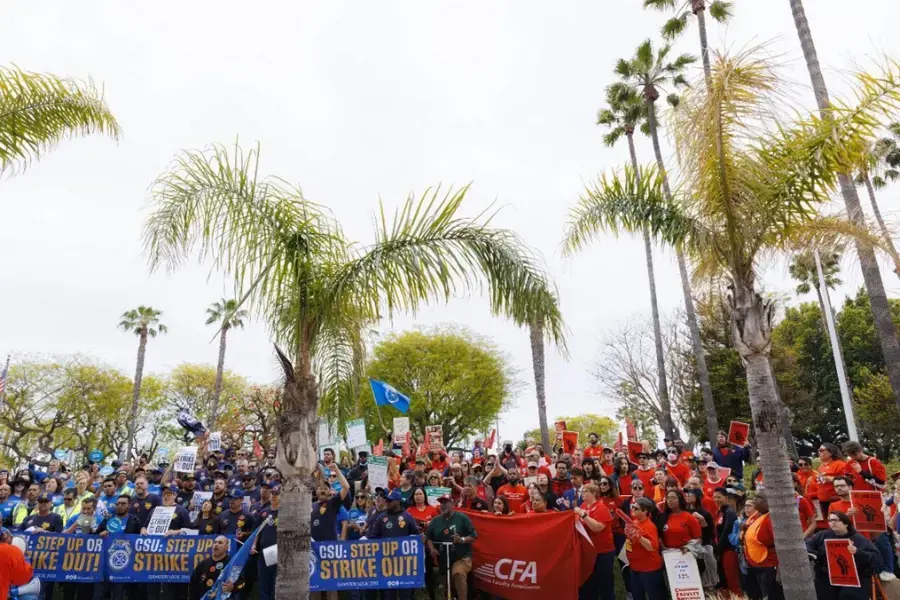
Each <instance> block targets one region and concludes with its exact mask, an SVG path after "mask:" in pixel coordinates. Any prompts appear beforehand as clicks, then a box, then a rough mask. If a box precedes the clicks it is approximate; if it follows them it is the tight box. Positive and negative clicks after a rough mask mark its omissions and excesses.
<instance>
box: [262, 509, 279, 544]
mask: <svg viewBox="0 0 900 600" xmlns="http://www.w3.org/2000/svg"><path fill="white" fill-rule="evenodd" d="M269 517H272V524H271V525H266V526H265V527H263V528H262V529H260V530H259V537H258V538H257V539H258V540H259V542H258V543H259V549H260V550H262V549H263V548H268V547H269V546H274V545H275V544H276V543H278V509H275V508H272V507H271V506H269V505H268V504H266V506H265V508H263V509H262V510H260V511H259V523H262V522H263V521H265V520H266V519H268V518H269Z"/></svg>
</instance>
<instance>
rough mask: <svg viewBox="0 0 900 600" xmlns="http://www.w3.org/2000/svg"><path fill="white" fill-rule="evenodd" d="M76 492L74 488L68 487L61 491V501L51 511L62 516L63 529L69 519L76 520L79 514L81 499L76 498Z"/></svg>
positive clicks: (67, 524)
mask: <svg viewBox="0 0 900 600" xmlns="http://www.w3.org/2000/svg"><path fill="white" fill-rule="evenodd" d="M77 494H78V492H77V491H76V490H75V488H69V489H67V490H66V491H65V492H63V503H62V504H60V505H59V506H57V507H56V508H54V509H53V512H55V513H56V514H58V515H59V516H60V517H62V522H63V529H65V528H66V527H68V526H69V521H70V520H73V519H74V520H77V519H78V516H79V515H80V514H81V500H78V499H77V497H76V496H77Z"/></svg>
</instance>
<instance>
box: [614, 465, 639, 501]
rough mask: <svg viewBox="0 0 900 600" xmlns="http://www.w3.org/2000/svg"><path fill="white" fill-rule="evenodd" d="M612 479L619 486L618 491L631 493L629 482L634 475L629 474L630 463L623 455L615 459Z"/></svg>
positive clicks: (625, 493) (626, 493)
mask: <svg viewBox="0 0 900 600" xmlns="http://www.w3.org/2000/svg"><path fill="white" fill-rule="evenodd" d="M613 464H614V469H615V470H614V472H613V476H612V478H613V481H615V482H616V483H617V484H618V486H619V493H620V494H624V495H628V494H630V493H631V482H632V480H633V479H634V477H633V476H632V475H631V463H630V462H628V459H627V458H625V457H624V456H620V457H619V458H617V459H616V460H615V462H614V463H613Z"/></svg>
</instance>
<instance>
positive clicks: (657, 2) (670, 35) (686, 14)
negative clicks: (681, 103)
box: [644, 0, 732, 86]
mask: <svg viewBox="0 0 900 600" xmlns="http://www.w3.org/2000/svg"><path fill="white" fill-rule="evenodd" d="M731 4H732V3H731V2H722V0H713V1H712V2H708V1H707V0H686V1H684V2H682V0H644V8H655V9H657V10H675V11H676V14H675V16H674V17H672V18H671V19H669V20H668V21H666V22H665V24H664V25H663V27H662V36H663V38H664V39H665V40H666V41H667V42H672V41H674V40H675V38H677V37H678V36H680V35H681V34H682V33H684V31H685V29H687V26H688V19H690V17H691V15H694V16H695V17H697V27H698V30H699V33H700V57H701V59H702V61H703V75H704V80H705V81H706V85H707V86H709V83H710V81H711V79H712V67H711V66H710V63H709V42H708V41H707V37H706V15H705V14H704V13H705V12H706V8H707V5H708V6H709V16H711V17H712V18H713V19H715V20H716V21H717V22H719V23H727V22H728V19H729V18H730V17H731Z"/></svg>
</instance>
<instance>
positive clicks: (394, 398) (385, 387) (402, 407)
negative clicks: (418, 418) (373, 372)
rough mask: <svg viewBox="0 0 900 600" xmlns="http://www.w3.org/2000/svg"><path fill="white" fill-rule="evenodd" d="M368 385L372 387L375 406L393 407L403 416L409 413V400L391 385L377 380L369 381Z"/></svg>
mask: <svg viewBox="0 0 900 600" xmlns="http://www.w3.org/2000/svg"><path fill="white" fill-rule="evenodd" d="M369 385H371V386H372V395H373V396H375V405H376V406H393V407H394V408H396V409H397V410H399V411H400V412H402V413H404V414H406V412H407V411H409V398H407V397H406V396H404V395H403V394H401V393H400V392H398V391H397V390H395V389H394V387H393V386H392V385H390V384H388V383H385V382H383V381H378V380H377V379H369Z"/></svg>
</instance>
